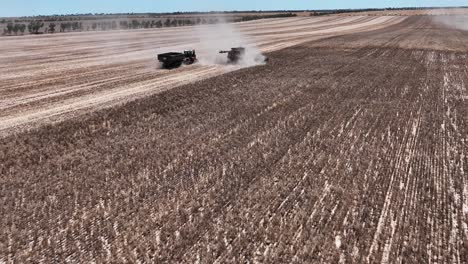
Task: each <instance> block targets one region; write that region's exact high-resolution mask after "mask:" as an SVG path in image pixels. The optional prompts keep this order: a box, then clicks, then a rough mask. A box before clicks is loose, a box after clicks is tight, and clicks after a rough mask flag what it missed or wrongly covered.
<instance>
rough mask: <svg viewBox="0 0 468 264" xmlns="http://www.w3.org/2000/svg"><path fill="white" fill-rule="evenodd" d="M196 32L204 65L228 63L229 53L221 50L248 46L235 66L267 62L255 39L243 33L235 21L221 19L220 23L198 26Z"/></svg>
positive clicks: (200, 59) (240, 66)
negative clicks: (229, 21) (223, 52)
mask: <svg viewBox="0 0 468 264" xmlns="http://www.w3.org/2000/svg"><path fill="white" fill-rule="evenodd" d="M194 32H195V34H196V37H197V38H198V42H199V43H198V45H199V48H200V49H201V50H202V52H203V56H200V57H199V63H200V64H202V65H220V64H221V65H226V64H228V59H227V54H220V53H219V51H221V50H226V51H228V50H230V49H231V48H235V47H244V48H246V52H245V55H244V57H243V58H242V60H240V61H239V62H238V63H236V65H235V67H239V68H245V67H252V66H256V65H262V64H264V63H265V56H263V55H262V53H261V52H260V49H259V48H258V46H257V45H256V44H255V41H254V40H252V39H251V38H249V37H247V36H246V35H245V34H243V33H242V32H241V31H240V30H239V29H237V27H236V25H235V24H233V23H227V22H226V21H221V23H219V24H214V25H203V26H197V27H196V28H195V31H194Z"/></svg>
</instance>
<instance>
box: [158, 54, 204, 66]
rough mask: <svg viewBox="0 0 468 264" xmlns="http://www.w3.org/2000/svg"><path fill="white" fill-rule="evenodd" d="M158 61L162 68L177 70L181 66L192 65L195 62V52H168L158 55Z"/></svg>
mask: <svg viewBox="0 0 468 264" xmlns="http://www.w3.org/2000/svg"><path fill="white" fill-rule="evenodd" d="M158 60H159V62H161V63H162V68H164V69H173V68H178V67H180V66H181V65H182V64H186V65H189V64H193V63H195V62H196V61H197V54H196V53H195V50H186V51H184V52H183V53H180V52H168V53H163V54H158Z"/></svg>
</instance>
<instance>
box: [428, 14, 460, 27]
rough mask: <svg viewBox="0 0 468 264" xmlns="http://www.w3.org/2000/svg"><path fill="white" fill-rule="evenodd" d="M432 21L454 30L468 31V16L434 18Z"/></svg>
mask: <svg viewBox="0 0 468 264" xmlns="http://www.w3.org/2000/svg"><path fill="white" fill-rule="evenodd" d="M432 20H433V21H434V22H435V23H437V24H441V25H445V26H447V27H450V28H453V29H459V30H466V31H468V16H466V15H452V16H433V18H432Z"/></svg>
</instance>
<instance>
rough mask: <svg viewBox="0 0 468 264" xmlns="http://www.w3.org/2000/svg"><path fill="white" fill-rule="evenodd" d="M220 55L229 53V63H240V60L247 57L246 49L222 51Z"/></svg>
mask: <svg viewBox="0 0 468 264" xmlns="http://www.w3.org/2000/svg"><path fill="white" fill-rule="evenodd" d="M219 53H220V54H225V53H227V55H228V60H229V63H238V62H239V61H240V60H242V59H243V58H244V55H245V48H243V47H239V48H232V49H231V50H222V51H220V52H219Z"/></svg>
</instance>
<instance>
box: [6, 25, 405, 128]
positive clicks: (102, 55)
mask: <svg viewBox="0 0 468 264" xmlns="http://www.w3.org/2000/svg"><path fill="white" fill-rule="evenodd" d="M401 20H402V18H392V17H381V18H369V17H351V18H339V17H323V18H292V19H268V20H262V21H255V22H248V23H240V24H237V26H238V28H239V30H240V31H241V32H244V33H245V34H246V35H249V36H250V38H251V40H250V42H256V43H258V45H259V47H260V49H261V50H262V51H263V52H270V51H274V50H278V49H281V48H284V47H287V46H292V45H296V44H299V43H303V42H306V41H310V40H314V39H318V38H324V37H329V36H334V35H338V34H344V33H350V32H360V31H368V30H372V29H376V28H381V27H384V26H388V25H391V24H394V23H397V22H398V21H401ZM212 27H216V26H207V27H202V28H199V29H196V28H194V27H181V28H171V29H159V30H139V31H136V32H128V31H120V32H94V33H71V34H57V35H53V36H24V37H11V38H1V39H0V60H1V61H2V63H1V65H0V135H1V134H3V133H5V132H8V131H10V130H11V129H12V128H16V127H18V126H19V127H27V126H30V125H32V124H34V123H43V122H48V121H56V120H62V119H63V117H70V116H75V115H77V114H80V113H82V112H83V111H85V110H89V109H93V110H95V109H96V108H100V107H104V106H111V105H114V104H115V103H119V102H124V101H127V100H129V99H134V98H136V97H141V96H146V95H148V94H153V93H157V92H160V91H163V90H166V89H169V88H173V87H174V86H177V85H180V84H185V83H189V82H193V81H196V80H201V79H204V78H207V77H211V76H215V75H219V74H222V73H225V72H227V71H230V70H232V67H225V66H220V65H196V66H193V67H185V68H181V69H178V70H175V71H169V72H168V71H166V70H157V65H158V64H157V63H156V53H157V52H163V51H170V50H174V51H177V50H183V49H186V48H187V49H190V48H196V49H197V51H198V54H199V57H201V58H203V57H204V56H211V55H212V54H213V53H214V54H216V53H217V52H218V51H219V49H221V48H229V47H230V46H227V47H216V46H215V45H208V43H206V44H205V45H200V42H201V41H204V42H206V40H204V39H203V38H204V37H206V35H207V34H205V32H206V31H209V30H211V29H212ZM214 37H217V36H214ZM210 41H215V40H210ZM232 45H235V43H233V44H232ZM211 46H212V47H211ZM13 47H14V48H13Z"/></svg>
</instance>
